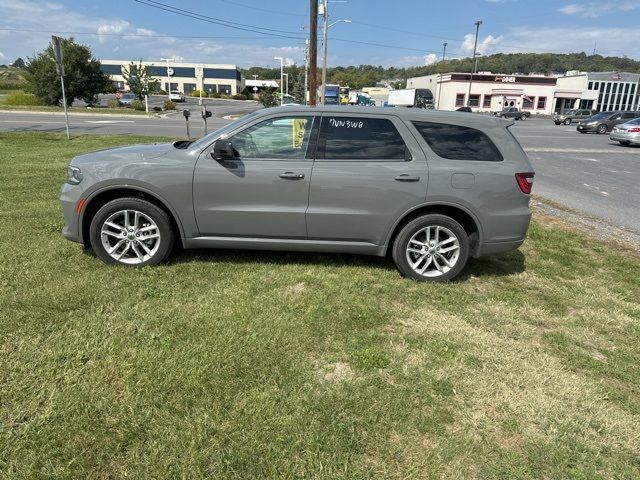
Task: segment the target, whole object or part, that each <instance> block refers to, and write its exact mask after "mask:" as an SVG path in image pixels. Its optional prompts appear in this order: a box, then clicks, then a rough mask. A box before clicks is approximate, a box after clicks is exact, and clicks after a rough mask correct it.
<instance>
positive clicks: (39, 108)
mask: <svg viewBox="0 0 640 480" xmlns="http://www.w3.org/2000/svg"><path fill="white" fill-rule="evenodd" d="M0 110H15V111H17V112H58V113H64V108H62V107H53V106H49V105H36V106H31V105H28V106H27V105H5V104H4V103H3V102H0ZM67 111H68V112H69V113H95V114H97V113H117V114H118V115H120V114H122V115H146V114H147V112H145V111H144V110H143V111H140V110H134V109H133V108H124V107H123V108H85V107H69V108H68V109H67ZM149 113H150V114H154V113H155V112H154V111H153V110H152V108H151V107H149Z"/></svg>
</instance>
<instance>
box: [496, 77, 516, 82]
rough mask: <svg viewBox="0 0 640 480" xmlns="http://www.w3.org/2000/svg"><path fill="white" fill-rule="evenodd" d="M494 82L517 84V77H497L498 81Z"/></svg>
mask: <svg viewBox="0 0 640 480" xmlns="http://www.w3.org/2000/svg"><path fill="white" fill-rule="evenodd" d="M494 81H495V82H502V83H516V77H514V76H511V77H507V76H502V77H496V79H495V80H494Z"/></svg>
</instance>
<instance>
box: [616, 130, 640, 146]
mask: <svg viewBox="0 0 640 480" xmlns="http://www.w3.org/2000/svg"><path fill="white" fill-rule="evenodd" d="M609 139H611V140H615V141H616V142H629V143H632V144H634V145H640V134H637V133H623V132H611V134H610V135H609Z"/></svg>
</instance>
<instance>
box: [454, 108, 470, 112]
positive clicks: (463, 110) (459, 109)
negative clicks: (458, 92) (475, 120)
mask: <svg viewBox="0 0 640 480" xmlns="http://www.w3.org/2000/svg"><path fill="white" fill-rule="evenodd" d="M456 112H464V113H473V110H471V107H460V108H456Z"/></svg>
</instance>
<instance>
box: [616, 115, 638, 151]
mask: <svg viewBox="0 0 640 480" xmlns="http://www.w3.org/2000/svg"><path fill="white" fill-rule="evenodd" d="M609 138H610V139H611V140H615V141H616V142H620V145H640V118H634V119H633V120H630V121H628V122H627V123H622V124H620V125H616V126H615V127H613V130H612V131H611V134H610V135H609Z"/></svg>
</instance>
